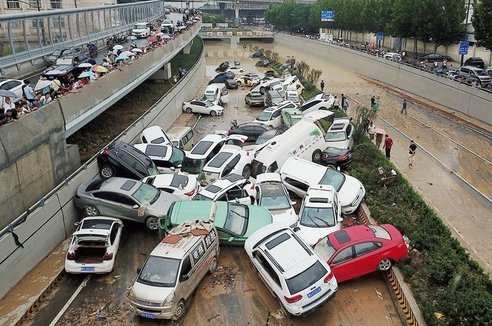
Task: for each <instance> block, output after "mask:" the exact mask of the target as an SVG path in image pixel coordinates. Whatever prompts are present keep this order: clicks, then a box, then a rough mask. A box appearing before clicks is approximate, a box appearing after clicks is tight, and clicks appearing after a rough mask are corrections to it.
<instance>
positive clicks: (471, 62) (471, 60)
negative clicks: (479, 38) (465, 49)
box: [463, 57, 485, 69]
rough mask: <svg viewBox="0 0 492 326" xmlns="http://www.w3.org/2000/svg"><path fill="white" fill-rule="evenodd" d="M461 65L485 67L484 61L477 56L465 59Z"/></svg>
mask: <svg viewBox="0 0 492 326" xmlns="http://www.w3.org/2000/svg"><path fill="white" fill-rule="evenodd" d="M463 66H473V67H477V68H480V69H485V62H483V59H482V58H479V57H475V58H468V59H466V61H465V63H464V64H463Z"/></svg>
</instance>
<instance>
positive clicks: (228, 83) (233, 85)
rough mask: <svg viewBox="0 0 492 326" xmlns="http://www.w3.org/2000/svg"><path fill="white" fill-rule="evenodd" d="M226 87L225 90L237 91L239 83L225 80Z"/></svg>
mask: <svg viewBox="0 0 492 326" xmlns="http://www.w3.org/2000/svg"><path fill="white" fill-rule="evenodd" d="M224 84H225V85H226V87H227V89H238V88H239V83H238V82H237V81H235V80H234V79H226V81H225V82H224Z"/></svg>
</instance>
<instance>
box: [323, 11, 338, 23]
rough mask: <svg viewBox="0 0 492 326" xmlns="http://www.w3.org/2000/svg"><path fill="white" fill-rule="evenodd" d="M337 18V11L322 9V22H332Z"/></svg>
mask: <svg viewBox="0 0 492 326" xmlns="http://www.w3.org/2000/svg"><path fill="white" fill-rule="evenodd" d="M334 19H335V12H334V11H333V10H322V11H321V21H322V22H332V21H333V20H334Z"/></svg>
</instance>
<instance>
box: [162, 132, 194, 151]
mask: <svg viewBox="0 0 492 326" xmlns="http://www.w3.org/2000/svg"><path fill="white" fill-rule="evenodd" d="M166 134H167V136H168V137H169V139H171V143H172V145H173V146H174V147H177V148H179V149H183V150H184V149H190V148H191V147H192V146H191V138H193V129H192V128H191V127H172V128H171V129H170V130H168V132H167V133H166ZM188 143H189V144H190V145H189V146H186V144H188Z"/></svg>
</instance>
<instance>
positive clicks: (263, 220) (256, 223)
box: [244, 205, 273, 238]
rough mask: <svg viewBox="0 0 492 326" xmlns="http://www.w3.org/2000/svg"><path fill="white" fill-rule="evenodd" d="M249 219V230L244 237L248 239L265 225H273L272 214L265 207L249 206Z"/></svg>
mask: <svg viewBox="0 0 492 326" xmlns="http://www.w3.org/2000/svg"><path fill="white" fill-rule="evenodd" d="M248 209H249V219H248V228H247V229H246V233H245V234H244V237H245V238H247V237H249V236H250V235H251V234H253V233H254V232H255V231H257V230H259V229H261V228H262V227H264V226H265V225H268V224H272V222H273V218H272V214H271V213H270V212H269V211H268V210H267V209H266V208H264V207H258V206H252V205H248Z"/></svg>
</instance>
